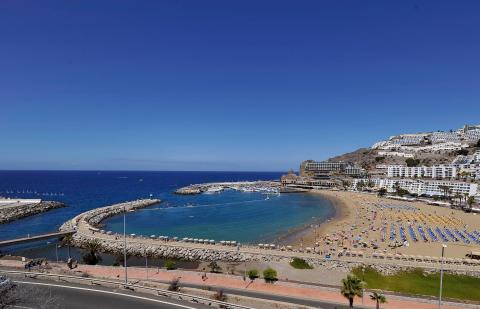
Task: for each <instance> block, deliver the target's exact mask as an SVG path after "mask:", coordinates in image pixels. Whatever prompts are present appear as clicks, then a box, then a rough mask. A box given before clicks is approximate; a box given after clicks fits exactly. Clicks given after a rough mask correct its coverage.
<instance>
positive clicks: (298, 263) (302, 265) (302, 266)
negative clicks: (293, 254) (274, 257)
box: [290, 258, 313, 269]
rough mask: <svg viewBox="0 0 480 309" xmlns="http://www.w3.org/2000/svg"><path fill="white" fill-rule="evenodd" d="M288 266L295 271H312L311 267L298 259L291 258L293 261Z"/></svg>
mask: <svg viewBox="0 0 480 309" xmlns="http://www.w3.org/2000/svg"><path fill="white" fill-rule="evenodd" d="M290 266H292V267H293V268H296V269H313V266H312V265H310V264H308V262H307V261H305V260H304V259H300V258H293V260H292V261H291V262H290Z"/></svg>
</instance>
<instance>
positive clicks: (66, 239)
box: [62, 234, 73, 259]
mask: <svg viewBox="0 0 480 309" xmlns="http://www.w3.org/2000/svg"><path fill="white" fill-rule="evenodd" d="M62 244H63V245H64V246H67V247H68V258H69V259H70V258H72V256H71V255H70V247H71V246H73V236H72V234H68V235H65V237H63V239H62Z"/></svg>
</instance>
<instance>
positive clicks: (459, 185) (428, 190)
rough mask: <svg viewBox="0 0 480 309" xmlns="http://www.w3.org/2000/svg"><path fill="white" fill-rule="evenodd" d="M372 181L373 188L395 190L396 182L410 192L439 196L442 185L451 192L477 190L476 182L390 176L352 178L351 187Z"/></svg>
mask: <svg viewBox="0 0 480 309" xmlns="http://www.w3.org/2000/svg"><path fill="white" fill-rule="evenodd" d="M361 181H363V182H364V183H366V182H369V181H370V182H372V183H373V184H374V188H375V189H380V188H385V189H386V190H387V191H388V192H390V193H393V192H395V187H396V184H397V183H398V186H400V188H402V189H404V190H407V191H408V192H410V193H412V194H417V195H428V196H441V195H444V191H443V189H442V186H446V187H447V188H449V189H450V190H451V193H452V194H455V193H460V194H468V195H469V196H475V195H477V193H479V192H478V184H476V183H468V182H459V181H438V180H414V179H391V178H372V179H368V180H367V179H354V180H353V183H352V188H353V189H354V190H356V189H357V185H358V183H359V182H361Z"/></svg>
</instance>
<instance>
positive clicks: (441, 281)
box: [438, 244, 447, 309]
mask: <svg viewBox="0 0 480 309" xmlns="http://www.w3.org/2000/svg"><path fill="white" fill-rule="evenodd" d="M446 247H447V245H446V244H442V264H441V267H440V292H439V296H438V309H440V308H442V290H443V263H444V260H445V259H444V255H445V248H446Z"/></svg>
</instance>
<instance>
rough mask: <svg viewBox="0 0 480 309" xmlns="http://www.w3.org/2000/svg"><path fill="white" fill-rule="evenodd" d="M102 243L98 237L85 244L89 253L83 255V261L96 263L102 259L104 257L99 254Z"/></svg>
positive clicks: (91, 263)
mask: <svg viewBox="0 0 480 309" xmlns="http://www.w3.org/2000/svg"><path fill="white" fill-rule="evenodd" d="M101 248H102V244H101V243H100V241H98V240H97V239H94V240H90V241H88V242H87V243H86V244H85V249H86V250H87V253H86V254H85V255H83V261H84V262H85V263H86V264H88V265H96V264H97V263H98V262H100V261H101V260H102V257H101V256H100V255H99V254H98V252H99V251H100V249H101Z"/></svg>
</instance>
